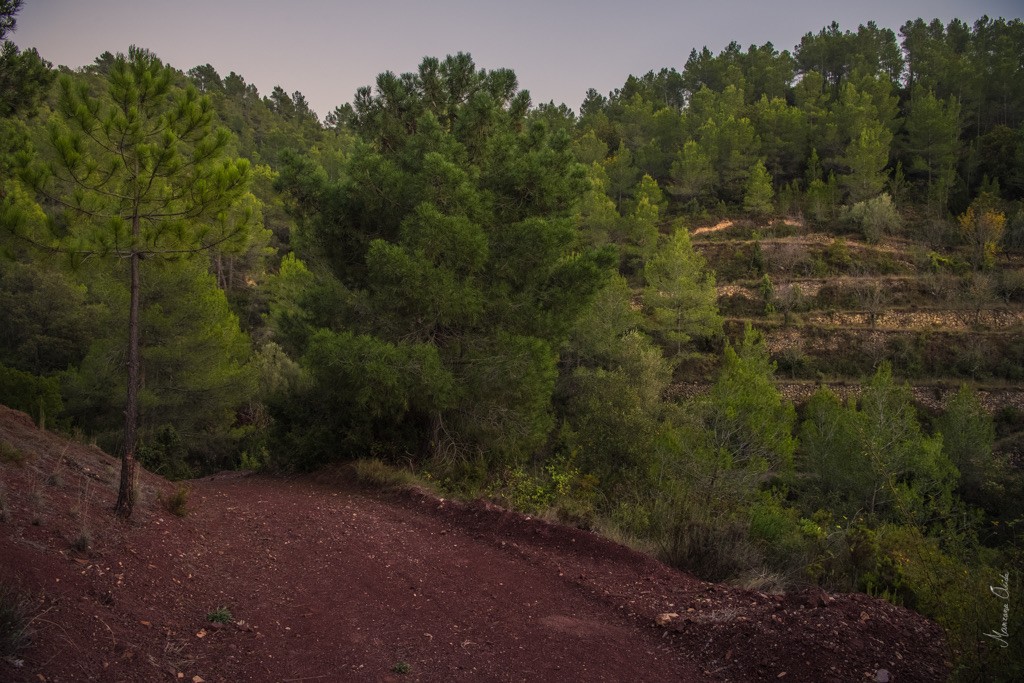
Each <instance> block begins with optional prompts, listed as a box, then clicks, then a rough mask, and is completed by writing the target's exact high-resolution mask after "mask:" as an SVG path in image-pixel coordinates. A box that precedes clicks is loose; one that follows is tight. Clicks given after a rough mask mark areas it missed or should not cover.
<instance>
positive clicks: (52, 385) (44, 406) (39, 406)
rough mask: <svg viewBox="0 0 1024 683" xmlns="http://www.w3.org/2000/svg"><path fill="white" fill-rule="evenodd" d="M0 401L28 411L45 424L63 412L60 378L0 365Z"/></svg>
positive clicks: (42, 425) (39, 423)
mask: <svg viewBox="0 0 1024 683" xmlns="http://www.w3.org/2000/svg"><path fill="white" fill-rule="evenodd" d="M0 403H3V404H4V405H6V406H8V407H10V408H14V409H15V410H20V411H22V412H23V413H28V414H29V415H31V416H32V419H33V420H35V421H36V424H37V425H39V426H40V427H42V428H45V427H46V421H47V419H49V420H50V422H51V424H52V423H53V422H54V421H55V420H56V418H58V417H59V416H60V415H61V414H62V413H63V412H64V404H63V402H62V401H61V398H60V382H59V381H58V379H57V378H56V377H39V376H38V375H33V374H32V373H29V372H22V371H21V370H15V369H14V368H9V367H7V366H5V365H0Z"/></svg>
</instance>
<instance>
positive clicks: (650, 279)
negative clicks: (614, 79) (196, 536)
mask: <svg viewBox="0 0 1024 683" xmlns="http://www.w3.org/2000/svg"><path fill="white" fill-rule="evenodd" d="M19 6H20V2H18V0H13V1H12V0H7V1H5V2H0V37H7V38H9V35H8V34H9V33H10V32H12V31H14V30H15V29H16V25H15V14H16V12H17V9H18V7H19ZM409 68H410V69H411V71H409V72H408V73H403V74H395V73H391V72H385V73H381V74H380V75H379V76H377V79H376V82H375V83H374V84H373V85H372V86H367V87H364V88H360V89H359V90H358V91H357V92H356V93H355V94H354V97H353V98H352V100H351V102H350V103H348V104H343V105H341V106H339V107H337V108H336V109H335V110H334V111H332V112H330V113H329V114H328V115H327V116H326V117H325V118H324V119H323V120H322V121H321V120H320V118H319V117H318V116H317V115H316V113H314V112H313V111H312V110H311V109H310V107H309V105H308V103H307V101H306V99H305V98H304V97H303V95H302V94H301V93H300V92H293V93H288V92H287V91H286V90H285V89H284V88H282V87H280V86H279V87H275V88H274V89H273V91H272V92H271V93H269V94H261V93H259V92H258V91H257V89H256V88H255V87H254V86H253V85H252V84H249V83H247V82H246V80H245V79H244V78H243V76H241V75H239V74H236V73H234V72H231V73H229V74H227V75H221V74H219V73H218V72H217V71H216V70H215V69H214V68H213V67H212V66H211V65H209V64H204V65H199V66H195V67H192V68H189V69H188V70H185V71H183V70H180V69H178V68H176V67H174V66H171V65H168V64H165V63H163V62H162V61H161V60H160V58H159V57H158V56H157V55H155V54H153V53H152V52H150V51H148V50H146V49H145V48H142V47H133V48H131V49H130V50H129V51H128V53H127V54H111V53H109V52H104V53H103V54H101V55H99V56H98V57H97V58H96V59H95V61H94V63H93V64H91V65H89V66H87V67H85V68H82V69H78V70H69V69H67V68H63V67H62V68H54V67H53V65H52V64H50V63H49V62H48V61H46V59H45V55H40V54H38V53H37V52H36V51H35V50H32V49H27V50H24V51H22V50H19V49H18V48H17V47H16V46H15V45H14V43H13V42H11V41H10V40H6V41H5V43H4V47H3V51H2V53H0V93H2V95H0V250H2V256H0V311H2V312H3V313H2V325H0V402H2V403H4V404H6V405H9V406H11V407H13V408H16V409H18V410H22V411H24V412H26V413H28V414H30V415H31V416H32V418H33V419H34V420H35V421H36V422H37V424H39V425H40V426H45V427H46V428H47V429H52V430H59V431H62V432H65V433H67V434H71V435H74V436H75V438H77V439H80V440H83V441H87V442H93V443H96V444H98V445H99V446H100V447H102V448H103V449H104V450H106V451H107V452H109V453H115V454H118V455H119V456H121V457H123V462H124V467H125V472H126V474H125V476H124V477H123V478H122V490H121V497H120V499H119V500H118V501H117V510H118V512H119V513H120V514H122V515H130V514H131V510H132V505H133V494H132V490H131V486H132V484H131V481H132V480H131V468H132V467H134V463H135V462H136V461H137V462H138V463H140V464H141V465H142V466H143V467H145V468H146V469H148V470H150V471H153V472H157V473H160V474H162V475H164V476H167V477H169V478H172V479H181V480H187V479H189V478H193V477H197V476H200V475H203V474H206V473H210V472H214V471H219V470H223V469H236V468H237V469H249V470H259V471H266V472H271V473H273V472H291V471H309V470H314V469H318V468H323V467H328V466H335V465H338V464H343V463H348V464H351V463H355V465H356V466H358V467H360V468H362V469H363V470H367V471H373V472H376V475H375V476H380V477H410V478H414V479H415V481H417V482H419V484H420V485H422V486H427V487H432V488H434V489H436V490H438V491H442V492H444V493H445V495H453V496H463V497H468V498H474V497H485V498H488V499H492V500H495V501H498V502H500V503H501V504H503V505H506V506H508V507H511V508H515V509H518V510H522V511H525V512H528V513H530V514H537V515H544V516H548V517H550V518H552V519H558V520H560V521H562V522H564V523H567V524H573V525H577V526H580V527H582V528H585V529H592V530H596V531H598V532H600V533H602V534H605V535H607V536H609V537H611V538H613V539H616V540H620V541H622V542H625V543H628V544H631V545H634V546H636V547H640V548H644V549H646V550H648V551H649V552H651V553H653V554H655V555H656V556H658V557H659V558H661V559H662V560H663V561H665V562H667V563H669V564H671V565H672V566H675V567H678V568H681V569H684V570H687V571H689V572H692V573H693V574H695V575H697V576H699V577H701V578H705V579H708V580H714V581H731V582H735V583H737V584H739V585H743V586H747V587H749V588H753V589H755V590H760V591H774V590H785V589H788V588H791V587H794V586H806V585H819V586H822V587H824V588H825V589H827V590H831V591H863V592H865V593H868V594H870V595H874V596H880V597H883V598H885V599H887V600H891V601H893V602H895V603H897V604H900V605H905V606H907V607H910V608H912V609H914V610H917V611H919V612H920V613H922V614H924V615H926V616H928V617H930V618H932V619H934V620H936V621H937V622H938V623H939V624H940V625H942V627H943V628H944V629H945V631H946V634H947V638H948V640H949V645H950V649H951V654H950V658H951V660H955V663H956V666H957V673H956V676H957V677H958V679H960V680H994V678H993V677H996V678H999V677H1004V678H1006V679H1009V678H1012V677H1014V676H1019V675H1024V659H1022V653H1021V652H1019V651H1018V652H1015V651H1014V649H1013V648H1006V647H1002V646H1001V645H1002V643H1003V642H1005V641H1001V639H1000V638H999V637H998V636H999V633H998V632H999V627H1000V624H1001V623H1005V622H1002V621H1001V619H1002V616H1001V615H1002V612H1001V610H1002V606H1003V602H1002V601H1000V600H998V599H996V598H993V597H992V594H991V593H990V586H993V585H998V583H999V580H1000V578H999V577H1001V576H1002V575H1003V574H1005V573H1007V572H1010V574H1009V576H1010V579H1011V581H1012V587H1011V588H1010V590H1009V597H1008V599H1007V601H1006V602H1007V604H1008V605H1009V609H1010V610H1011V612H1010V617H1009V622H1010V624H1011V625H1015V626H1016V629H1017V630H1019V629H1021V628H1024V584H1022V583H1021V574H1020V568H1021V567H1024V546H1022V541H1024V535H1022V528H1021V524H1022V521H1024V477H1022V472H1021V468H1020V462H1021V460H1020V458H1021V457H1022V453H1024V403H1021V402H1020V401H1019V399H1018V400H1017V401H1016V402H1014V400H1012V399H1013V397H1014V396H1019V394H1018V392H1019V391H1020V389H1021V382H1022V381H1024V336H1021V331H1022V325H1024V314H1022V311H1024V267H1022V265H1021V254H1022V253H1024V24H1022V23H1021V21H1020V20H1019V19H1013V20H1004V19H995V20H993V19H990V18H988V17H983V18H981V19H979V20H977V21H975V22H973V23H967V22H964V21H960V20H954V21H951V22H949V23H948V24H943V23H942V22H940V21H938V20H934V21H931V22H927V21H924V20H922V19H915V20H911V21H907V22H906V23H905V24H904V25H903V26H902V27H901V28H900V29H899V31H898V33H897V32H894V31H892V30H890V29H887V28H880V27H879V26H877V25H875V24H874V23H868V24H866V25H862V26H859V27H857V29H856V30H852V31H851V30H844V29H842V28H840V27H839V26H838V25H837V24H835V23H833V24H831V25H830V26H826V27H823V28H821V29H820V30H818V31H816V32H814V31H810V32H808V33H806V35H804V37H803V38H802V39H801V41H800V43H799V44H798V45H796V46H794V48H793V49H792V50H786V49H783V50H780V49H778V48H776V47H775V46H773V45H772V44H771V43H770V42H766V43H765V44H763V45H751V46H749V47H747V48H744V47H742V46H740V45H739V44H736V43H732V44H730V45H729V46H728V47H726V48H725V49H724V50H722V51H721V52H719V53H718V54H714V53H712V52H711V51H710V50H708V49H707V48H703V49H702V50H693V51H692V52H691V53H690V56H689V59H688V60H687V61H686V63H685V65H682V66H681V67H680V68H678V69H677V68H673V67H666V68H664V69H662V70H660V71H658V72H657V73H655V72H653V71H652V72H649V73H646V74H642V75H637V76H631V77H629V78H628V79H627V80H626V82H625V83H623V85H622V86H621V88H619V89H616V90H615V91H613V92H611V93H608V94H606V95H605V94H601V93H598V92H597V91H595V90H590V91H588V92H587V93H585V96H584V99H583V100H582V105H581V106H580V108H579V110H578V111H576V110H574V109H572V108H570V107H568V106H566V105H565V104H556V103H553V102H550V103H534V102H532V101H531V98H530V95H529V93H528V91H527V90H524V89H522V88H520V84H519V82H518V80H517V78H516V75H515V73H514V72H513V71H512V70H509V69H495V70H490V71H488V70H485V69H481V68H478V67H477V66H476V64H475V63H474V61H473V59H472V58H471V56H470V55H468V54H465V53H459V54H455V55H449V56H446V57H443V58H441V57H427V58H425V59H423V61H422V62H421V63H420V64H419V65H414V64H411V65H409ZM347 96H348V94H346V93H341V94H339V99H341V98H344V97H347ZM919 318H927V319H928V320H927V321H926V322H919V321H918V319H919ZM894 320H895V322H893V321H894ZM1007 396H1009V397H1010V398H1009V399H1006V400H1005V401H1004V400H1001V399H999V397H1007ZM111 504H112V505H113V504H114V501H111ZM0 508H2V491H0Z"/></svg>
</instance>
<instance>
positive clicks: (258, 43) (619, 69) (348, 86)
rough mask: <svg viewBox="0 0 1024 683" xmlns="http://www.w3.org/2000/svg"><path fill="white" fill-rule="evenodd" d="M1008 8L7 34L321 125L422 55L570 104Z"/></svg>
mask: <svg viewBox="0 0 1024 683" xmlns="http://www.w3.org/2000/svg"><path fill="white" fill-rule="evenodd" d="M1021 14H1022V4H1021V2H1020V0H858V1H856V2H851V1H850V0H847V1H845V2H833V1H830V0H781V1H777V2H766V1H765V0H757V1H754V0H715V1H714V2H706V1H705V2H697V1H694V0H675V1H671V0H619V1H618V2H611V1H610V0H588V1H584V0H547V1H543V0H518V1H509V0H504V1H494V0H430V1H422V0H421V1H417V0H362V1H360V2H349V1H347V0H288V1H287V2H282V1H281V0H276V1H274V2H267V1H266V0H173V1H172V0H25V2H24V5H23V7H22V10H21V12H20V13H19V14H18V17H17V20H18V24H17V30H16V32H15V33H14V34H13V35H12V36H10V37H11V38H12V39H13V40H14V42H15V43H16V44H17V45H18V46H19V47H21V48H23V49H24V48H27V47H35V48H36V49H38V50H39V53H40V54H41V55H42V57H43V58H44V59H47V60H49V61H50V62H53V63H54V64H55V65H65V66H69V67H71V68H78V67H82V66H85V65H88V64H91V63H92V61H93V60H94V59H95V58H96V57H97V56H99V55H100V54H101V53H102V52H104V51H109V52H112V53H117V52H127V49H128V47H129V46H130V45H138V46H140V47H144V48H147V49H149V50H151V51H153V52H154V53H156V54H157V55H158V56H159V57H160V58H161V59H163V60H164V61H165V62H167V63H169V64H170V65H172V66H174V67H176V68H178V69H182V70H188V69H190V68H192V67H193V66H197V65H201V64H207V63H208V64H211V65H213V67H214V68H215V69H216V70H217V71H218V72H219V73H220V74H221V76H226V75H227V74H228V73H230V72H231V71H234V72H236V73H238V74H239V75H241V76H242V77H244V78H245V80H246V82H248V83H252V84H254V85H256V87H257V88H258V89H259V91H260V93H261V94H264V95H266V94H269V93H270V91H271V90H273V88H274V86H275V85H280V86H281V87H282V88H284V89H285V90H286V91H287V92H289V93H292V92H295V91H300V92H302V93H303V94H304V95H305V97H306V100H307V101H308V102H309V104H310V106H311V107H312V108H313V110H314V111H316V112H317V113H319V114H320V116H321V117H322V116H324V115H325V114H327V113H328V112H330V111H332V110H333V109H334V108H335V107H336V106H338V105H340V104H343V103H345V102H350V101H351V100H352V97H353V95H354V94H355V91H356V89H357V88H358V87H360V86H363V85H371V84H372V83H373V82H374V80H375V79H376V76H377V74H378V73H381V72H383V71H394V72H396V73H403V72H407V71H415V70H416V68H417V66H418V65H419V63H420V61H421V60H422V59H423V57H425V56H435V57H441V58H443V57H444V56H445V55H448V54H454V53H456V52H469V53H470V54H471V55H472V56H473V59H474V61H475V62H476V64H477V66H478V67H482V68H486V69H493V68H499V67H507V68H511V69H512V70H514V71H515V72H516V75H517V76H518V77H519V86H520V88H525V89H527V90H529V91H530V94H531V96H532V99H533V102H534V103H535V104H538V103H541V102H547V101H554V102H556V103H565V104H567V105H569V106H570V107H572V108H573V109H578V107H579V105H580V103H581V102H582V101H583V98H584V96H585V94H586V91H587V89H588V88H595V89H596V90H597V91H598V92H600V93H602V94H607V93H609V92H610V91H612V90H614V89H615V88H618V87H620V86H621V85H622V84H623V83H624V82H625V80H626V78H627V77H628V76H629V75H630V74H633V75H642V74H644V73H647V72H648V71H651V70H654V71H658V70H659V69H661V68H663V67H674V68H676V69H677V70H680V71H681V70H682V68H683V66H684V65H685V63H686V58H687V56H688V55H689V53H690V50H691V49H693V48H696V49H698V50H700V49H701V48H702V47H704V46H707V47H708V48H709V49H710V50H711V51H712V52H714V53H718V52H719V51H720V50H722V49H723V48H724V47H725V46H726V45H728V44H729V42H730V41H733V40H735V41H737V42H738V43H740V44H741V45H742V46H743V47H748V46H749V45H751V44H755V43H756V44H758V45H760V44H763V43H765V42H769V41H770V42H771V43H772V44H774V45H775V47H776V48H777V49H779V50H783V49H788V50H792V49H793V47H794V46H795V45H796V44H797V43H799V42H800V37H801V36H803V35H804V34H806V33H808V32H811V33H817V32H818V31H819V30H821V29H822V27H824V26H826V25H828V24H829V23H831V22H832V21H838V22H839V26H840V28H842V29H844V30H854V31H855V30H856V28H857V26H858V25H860V24H864V23H867V22H868V21H874V22H876V23H877V24H878V25H879V26H882V27H888V28H892V29H893V30H894V31H896V32H897V35H898V33H899V27H900V26H901V25H902V24H903V23H904V22H906V21H907V20H908V19H916V18H918V17H921V18H923V19H925V20H926V21H928V20H931V19H933V18H939V19H941V20H942V21H943V22H944V23H945V22H948V21H949V20H950V19H952V18H960V19H963V20H964V21H966V22H968V23H973V22H974V21H975V20H976V19H978V18H979V17H981V16H982V15H988V16H989V17H992V18H996V17H1004V18H1007V19H1011V18H1019V17H1020V16H1021Z"/></svg>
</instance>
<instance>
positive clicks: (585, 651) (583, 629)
mask: <svg viewBox="0 0 1024 683" xmlns="http://www.w3.org/2000/svg"><path fill="white" fill-rule="evenodd" d="M0 441H2V442H4V443H6V444H7V445H8V447H13V448H15V449H17V450H18V451H19V452H20V453H22V454H23V455H25V456H26V458H25V460H24V462H21V463H20V464H18V463H15V462H12V461H10V459H9V458H8V459H6V460H4V459H0V496H2V499H3V501H4V503H3V505H4V507H3V510H2V511H0V512H3V514H2V515H0V583H5V584H7V585H14V586H16V587H17V588H19V589H20V590H21V591H22V592H23V593H24V594H25V595H27V596H29V599H30V601H31V606H32V614H33V616H32V623H31V626H32V630H33V631H34V634H33V637H32V640H31V642H30V644H29V645H28V647H26V648H25V649H23V650H22V651H21V652H20V653H19V654H18V655H16V657H15V658H8V659H6V660H0V681H31V682H38V681H43V682H46V681H53V682H55V683H56V682H59V681H92V680H95V681H177V680H181V681H192V682H193V683H200V682H201V681H205V682H209V683H212V682H214V681H292V682H298V681H350V680H351V681H405V680H410V681H458V680H484V681H704V680H716V681H717V680H722V681H752V680H771V681H775V680H785V681H814V682H816V683H817V682H823V681H859V680H860V681H863V680H867V681H870V680H873V679H875V677H876V676H884V674H881V673H879V670H882V669H884V670H886V671H887V672H889V673H890V674H891V676H892V680H893V681H899V682H901V683H902V682H903V681H938V680H942V679H943V678H944V677H945V675H946V672H947V670H948V668H947V667H948V665H947V664H946V663H945V659H946V654H945V647H944V644H943V640H942V637H941V635H940V631H939V629H938V627H936V626H935V625H934V624H932V623H930V622H928V621H927V620H925V619H923V618H922V617H920V616H918V615H916V614H914V613H912V612H909V611H907V610H903V609H900V608H896V607H893V606H891V605H888V604H886V603H884V602H881V601H878V600H874V599H871V598H868V597H866V596H859V595H835V596H829V595H825V594H822V593H818V592H814V593H805V594H799V595H788V596H769V595H764V594H761V593H756V592H752V591H746V590H741V589H737V588H733V587H728V586H724V585H716V584H709V583H705V582H703V581H699V580H697V579H695V578H693V577H691V576H689V575H687V574H684V573H682V572H678V571H675V570H672V569H669V568H667V567H665V566H664V565H661V564H659V563H658V562H656V561H654V560H652V559H650V558H648V557H646V556H644V555H641V554H639V553H636V552H634V551H632V550H629V549H626V548H624V547H622V546H619V545H616V544H613V543H611V542H609V541H607V540H604V539H602V538H599V537H597V536H595V535H593V534H590V533H588V532H584V531H579V530H576V529H571V528H566V527H561V526H558V525H553V524H549V523H547V522H544V521H540V520H534V519H530V518H529V517H525V516H523V515H519V514H516V513H512V512H508V511H506V510H502V509H500V508H497V507H495V506H492V505H489V504H487V503H482V502H478V503H471V504H465V503H456V502H451V501H443V500H441V499H438V498H436V497H433V496H431V495H427V494H424V493H407V494H402V495H392V496H386V495H381V494H372V493H367V492H363V491H360V490H358V489H356V488H355V487H353V486H352V485H350V484H347V483H345V482H344V481H343V480H342V478H341V477H334V478H333V479H332V477H330V476H327V475H322V476H320V477H300V478H291V479H286V478H274V477H265V476H254V475H252V476H250V475H244V474H234V473H232V474H225V475H217V476H214V477H210V478H206V479H202V480H199V481H195V482H192V484H191V486H192V490H191V496H190V499H189V511H190V513H189V514H188V516H187V517H185V518H178V517H175V516H172V515H170V514H168V513H167V512H166V511H165V510H164V508H163V507H162V506H161V504H160V502H159V499H160V498H161V497H165V496H167V495H168V494H169V493H171V492H172V491H173V489H174V487H173V486H172V485H171V484H169V483H167V482H165V481H163V480H161V479H159V478H157V477H154V476H152V475H149V474H143V476H142V480H141V481H140V486H141V490H142V498H143V503H142V504H140V506H139V507H138V508H137V509H136V515H135V516H134V517H133V519H132V521H131V522H128V523H124V522H119V521H115V520H114V519H113V518H112V517H111V516H110V512H109V507H110V505H111V503H112V501H113V497H114V493H115V489H114V479H115V471H116V463H115V462H114V461H113V460H112V459H111V458H110V457H109V456H107V455H105V454H103V453H102V452H100V451H99V450H98V449H96V448H93V447H87V446H82V445H79V444H72V443H69V442H66V441H64V440H62V439H60V438H59V437H57V436H55V435H52V434H49V433H45V432H40V431H38V430H36V429H35V428H34V427H33V426H32V425H31V421H30V420H29V419H28V418H27V417H26V416H24V415H22V414H20V413H15V412H14V411H10V410H8V409H6V408H3V407H2V406H0ZM83 531H86V532H87V534H88V536H89V540H90V546H89V548H88V549H87V550H85V551H79V550H74V549H73V548H72V545H73V542H74V540H75V539H76V538H78V537H79V536H80V535H81V534H82V532H83ZM219 607H226V608H228V610H230V613H231V616H232V619H233V622H232V623H230V624H226V625H220V626H218V625H215V624H211V623H210V622H209V621H207V614H208V613H209V612H212V611H213V610H215V609H217V608H219ZM669 615H672V616H669Z"/></svg>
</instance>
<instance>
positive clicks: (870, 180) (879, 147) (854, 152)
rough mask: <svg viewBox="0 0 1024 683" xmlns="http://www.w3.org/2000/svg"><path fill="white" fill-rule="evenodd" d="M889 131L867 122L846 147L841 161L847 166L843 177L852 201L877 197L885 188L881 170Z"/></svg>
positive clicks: (887, 148) (887, 154)
mask: <svg viewBox="0 0 1024 683" xmlns="http://www.w3.org/2000/svg"><path fill="white" fill-rule="evenodd" d="M891 142H892V133H891V132H890V131H889V130H888V129H887V128H885V127H884V126H882V125H880V124H875V123H872V124H868V125H865V127H864V128H863V129H861V131H860V134H859V135H858V136H857V137H855V138H854V139H853V140H852V141H851V142H850V144H849V145H847V147H846V154H845V156H844V157H843V162H844V164H845V165H846V166H847V167H848V168H849V169H850V171H849V173H848V174H846V175H844V176H842V178H841V182H842V185H843V186H844V187H845V189H846V191H847V193H848V195H849V200H850V202H851V203H856V202H861V201H864V200H866V199H872V198H874V197H877V196H878V195H879V194H880V193H881V191H882V189H883V188H884V187H885V181H886V175H885V173H884V172H883V171H884V169H885V167H886V165H887V164H888V163H889V146H890V144H891Z"/></svg>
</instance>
